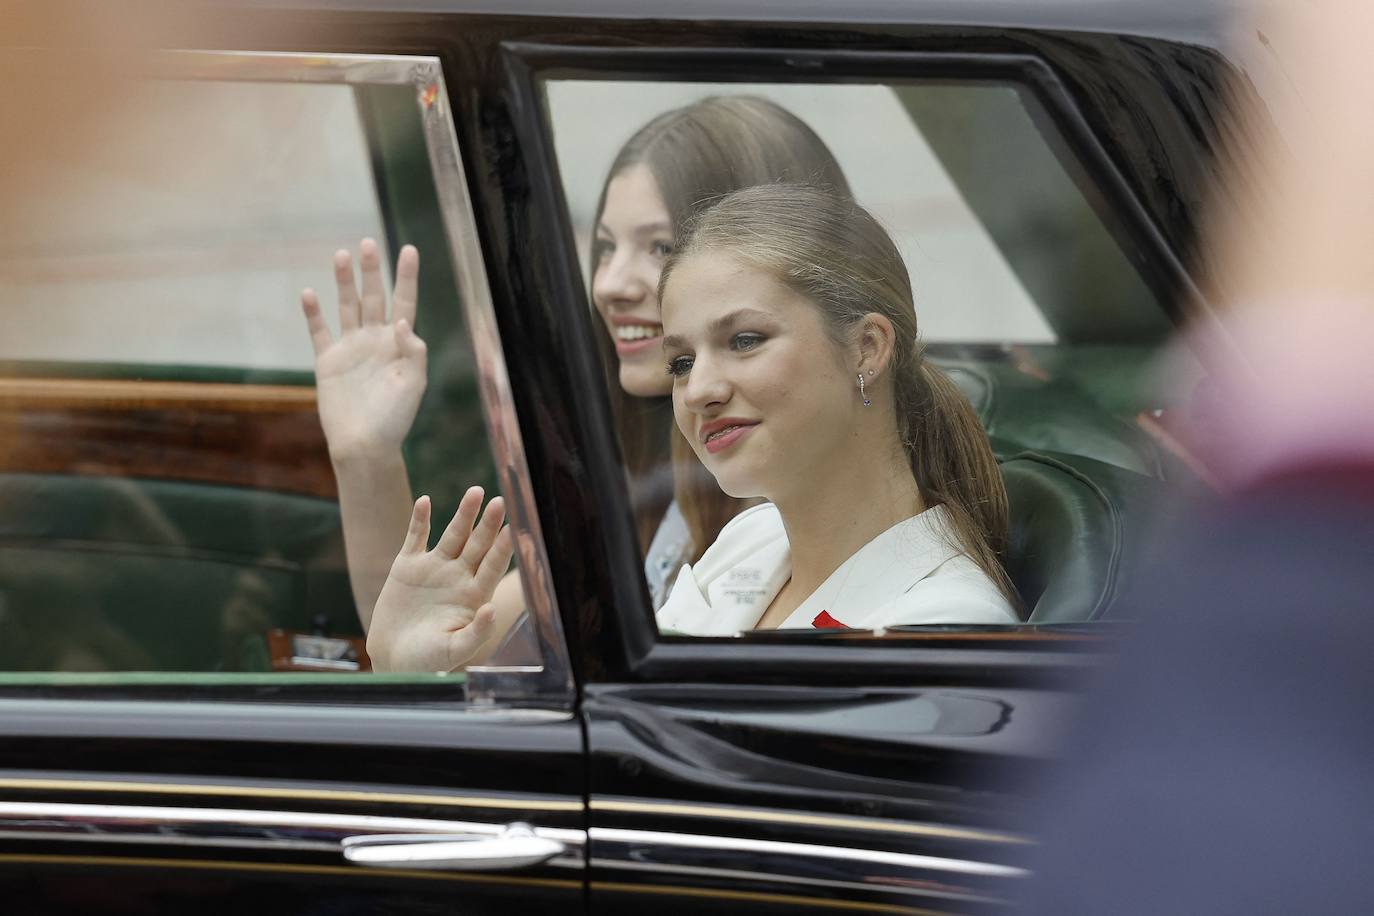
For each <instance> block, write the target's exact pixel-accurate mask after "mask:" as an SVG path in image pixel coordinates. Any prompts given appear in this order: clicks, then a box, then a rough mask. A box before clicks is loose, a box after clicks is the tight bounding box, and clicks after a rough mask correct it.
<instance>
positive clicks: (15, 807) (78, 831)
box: [0, 802, 587, 869]
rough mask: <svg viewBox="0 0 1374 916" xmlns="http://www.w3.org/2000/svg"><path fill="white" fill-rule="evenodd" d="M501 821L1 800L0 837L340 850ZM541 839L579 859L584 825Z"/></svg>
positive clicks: (463, 832)
mask: <svg viewBox="0 0 1374 916" xmlns="http://www.w3.org/2000/svg"><path fill="white" fill-rule="evenodd" d="M507 826H508V825H507V824H506V823H504V822H501V823H484V822H479V821H449V820H437V819H432V818H415V817H391V816H380V815H356V814H354V815H349V814H317V813H313V812H307V811H264V810H255V809H242V808H191V807H185V808H183V807H166V806H159V805H83V804H66V803H56V802H0V838H3V839H21V840H35V841H37V840H57V841H62V842H93V843H114V844H129V845H148V844H164V845H172V846H199V847H204V846H211V847H225V848H249V849H276V850H288V849H289V850H308V851H324V852H339V853H340V855H342V849H343V841H344V840H345V839H347V838H349V837H356V836H364V835H371V834H396V833H404V834H416V835H427V834H437V835H458V836H468V837H471V838H473V839H487V838H492V837H497V836H500V835H501V834H502V832H503V831H505V830H506V829H507ZM530 829H531V830H532V831H533V833H534V834H535V835H536V836H538V837H540V838H543V839H547V840H555V841H557V842H560V843H563V844H565V845H567V846H568V847H569V850H568V852H567V853H566V854H564V855H561V856H558V857H556V858H554V859H552V860H550V861H549V864H550V865H553V866H557V867H560V868H577V869H581V868H583V866H584V860H583V847H584V846H585V845H586V841H587V835H586V832H585V831H583V830H575V829H570V828H561V827H532V828H530Z"/></svg>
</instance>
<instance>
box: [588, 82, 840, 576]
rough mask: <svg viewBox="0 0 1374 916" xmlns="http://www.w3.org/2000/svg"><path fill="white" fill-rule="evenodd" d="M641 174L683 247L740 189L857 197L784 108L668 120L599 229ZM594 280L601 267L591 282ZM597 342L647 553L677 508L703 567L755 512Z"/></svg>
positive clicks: (639, 134)
mask: <svg viewBox="0 0 1374 916" xmlns="http://www.w3.org/2000/svg"><path fill="white" fill-rule="evenodd" d="M636 165H643V166H645V167H646V168H648V170H649V174H651V175H652V176H653V178H654V181H655V182H656V183H657V184H658V189H659V193H660V194H662V195H663V202H664V204H665V205H666V206H667V207H668V214H669V217H670V218H671V220H672V224H673V238H674V239H675V240H676V239H680V238H682V236H683V233H684V231H685V227H686V226H687V224H688V223H690V222H691V220H692V219H693V218H695V217H696V216H697V215H698V214H699V213H701V212H702V211H703V210H704V209H706V208H707V207H709V206H711V204H713V203H715V202H716V201H717V200H719V199H721V198H722V197H724V196H725V195H727V194H729V193H731V192H733V191H737V190H739V189H741V188H748V187H752V186H754V185H759V184H768V183H771V182H779V181H785V182H806V183H809V184H815V185H820V186H825V187H828V188H830V189H831V190H832V191H833V192H834V193H836V194H841V195H845V196H848V194H849V185H848V183H847V182H846V181H845V178H844V173H843V171H841V169H840V166H839V163H838V162H836V161H835V157H834V156H833V155H832V154H831V152H830V150H829V149H828V148H827V147H826V145H825V143H824V142H823V141H822V140H821V138H820V137H818V136H817V135H816V133H815V131H813V130H812V129H811V128H810V127H808V126H807V125H806V123H805V122H804V121H802V120H801V119H800V118H798V117H796V116H795V115H793V114H791V113H790V112H788V111H787V110H786V109H784V108H782V107H780V106H779V105H776V104H774V103H773V102H770V101H768V100H766V99H761V98H755V97H752V96H713V97H710V98H705V99H702V100H701V101H698V102H694V103H692V104H690V105H686V106H684V107H682V108H675V109H673V110H672V111H667V112H664V113H663V114H661V115H659V116H658V117H656V118H654V119H653V120H652V121H650V122H649V123H647V124H645V125H644V126H643V127H641V128H640V129H639V130H638V131H636V132H635V134H634V136H632V137H631V138H630V139H629V140H628V141H627V142H626V143H625V145H624V146H623V147H621V149H620V152H619V154H617V156H616V158H615V161H614V162H613V163H612V164H611V168H610V171H609V172H608V173H607V176H606V184H605V185H604V186H603V187H602V189H601V196H600V198H599V199H598V200H597V204H596V222H598V223H599V222H600V221H601V214H602V211H603V210H605V208H606V191H607V189H608V188H609V187H610V183H611V181H612V180H613V179H614V178H615V177H616V176H617V175H619V174H621V173H622V172H624V171H625V170H626V169H629V168H631V167H633V166H636ZM595 272H596V263H595V261H593V263H592V265H591V271H590V272H589V273H588V274H587V276H588V277H592V276H594V275H595ZM597 339H598V345H599V346H600V348H601V355H602V364H603V365H604V366H605V367H606V383H607V387H608V389H609V391H610V397H611V406H612V408H613V410H614V411H615V418H616V426H617V432H618V433H619V434H620V443H621V449H622V451H623V452H624V456H625V464H626V470H627V472H628V475H629V480H630V499H631V505H632V506H633V511H634V515H635V524H636V526H637V528H638V530H639V538H640V544H641V546H642V547H643V548H644V549H646V550H647V549H648V546H649V542H650V541H651V540H652V539H653V535H654V531H655V530H656V529H657V527H658V524H659V522H660V521H661V520H662V518H663V514H664V512H665V511H666V510H667V508H668V503H669V502H670V501H671V500H672V499H674V498H676V499H677V502H678V507H679V508H680V509H681V510H682V514H683V517H684V518H685V519H686V521H687V527H688V530H689V531H690V532H691V538H692V548H691V555H690V556H689V557H687V559H688V560H689V561H692V562H695V561H696V560H697V559H698V558H699V557H700V556H701V553H702V551H704V550H705V549H706V548H707V547H709V546H710V545H711V542H712V541H714V540H715V539H716V535H718V534H719V533H720V529H721V528H722V527H723V526H724V525H725V523H726V522H728V521H729V520H730V519H731V518H733V517H734V516H735V515H736V514H737V513H738V512H739V511H740V509H742V508H743V507H744V506H745V505H747V502H745V501H743V500H738V499H733V498H731V497H729V496H726V495H725V494H724V493H722V492H721V491H720V487H719V486H717V485H716V481H715V478H713V477H712V476H711V475H710V474H709V473H708V472H707V471H706V469H705V468H704V467H702V466H701V462H700V461H698V460H697V457H696V455H695V453H694V452H692V450H691V447H690V446H688V445H687V443H686V441H685V440H683V439H682V434H681V433H680V432H678V429H677V426H676V424H674V423H673V408H672V401H671V399H670V398H668V397H666V396H665V397H657V398H640V397H635V396H633V395H630V394H627V393H626V392H625V390H624V389H623V388H621V387H620V380H619V360H618V359H617V358H616V355H615V345H614V343H613V342H612V341H611V337H610V335H609V334H607V333H604V331H603V332H602V333H600V334H598V335H597ZM669 468H671V469H672V470H671V473H669V470H668V469H669Z"/></svg>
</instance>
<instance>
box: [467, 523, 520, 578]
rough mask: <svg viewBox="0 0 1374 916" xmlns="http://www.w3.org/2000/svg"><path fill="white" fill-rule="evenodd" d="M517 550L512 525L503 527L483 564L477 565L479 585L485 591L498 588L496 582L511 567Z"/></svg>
mask: <svg viewBox="0 0 1374 916" xmlns="http://www.w3.org/2000/svg"><path fill="white" fill-rule="evenodd" d="M514 552H515V536H514V534H513V532H512V531H511V530H510V526H509V525H507V526H506V527H504V528H502V529H501V533H500V534H498V535H496V541H495V543H493V544H492V545H491V550H488V551H487V555H486V556H485V557H483V558H482V565H481V566H479V567H477V577H476V578H477V587H478V588H480V589H482V590H483V591H491V590H492V589H494V588H496V584H497V583H498V582H500V581H501V577H502V576H504V575H505V574H506V570H507V569H509V568H510V558H511V554H512V553H514Z"/></svg>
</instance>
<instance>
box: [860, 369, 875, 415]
mask: <svg viewBox="0 0 1374 916" xmlns="http://www.w3.org/2000/svg"><path fill="white" fill-rule="evenodd" d="M859 397H861V398H863V399H864V406H865V407H868V406H869V405H870V404H872V403H873V402H872V401H870V400H869V399H868V394H867V393H866V392H865V391H864V374H863V373H862V372H860V373H859Z"/></svg>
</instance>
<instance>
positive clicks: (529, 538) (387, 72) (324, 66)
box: [136, 50, 574, 708]
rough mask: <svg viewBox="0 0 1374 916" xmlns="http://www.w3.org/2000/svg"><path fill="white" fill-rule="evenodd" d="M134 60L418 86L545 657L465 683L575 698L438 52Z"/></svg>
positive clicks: (486, 692) (484, 690) (271, 79)
mask: <svg viewBox="0 0 1374 916" xmlns="http://www.w3.org/2000/svg"><path fill="white" fill-rule="evenodd" d="M136 69H137V70H138V72H139V74H140V75H143V76H147V77H152V78H155V79H165V80H229V81H238V82H255V83H326V84H344V85H349V86H366V85H380V86H404V85H409V86H411V87H413V88H414V89H415V98H416V105H417V106H418V109H419V113H420V118H421V122H422V124H423V128H424V134H425V143H426V147H427V152H428V154H429V161H430V166H431V169H432V171H433V175H434V183H435V187H436V189H437V190H438V198H439V199H438V206H439V211H440V216H441V219H442V221H443V225H444V231H445V234H446V235H447V237H448V244H449V254H450V256H451V257H452V258H453V265H454V270H455V273H456V275H457V286H458V288H457V289H456V290H455V292H456V294H457V295H458V299H459V302H460V303H461V306H462V309H463V315H464V319H465V321H466V323H467V327H468V334H469V337H470V338H471V341H472V347H473V352H474V355H475V357H476V362H477V375H478V378H477V384H478V391H479V393H480V399H481V402H482V410H483V414H484V416H485V419H486V429H487V436H488V440H489V441H490V443H491V447H492V453H493V457H494V459H495V463H496V471H497V476H498V479H499V480H500V483H501V489H502V493H503V495H504V496H505V498H506V506H507V516H508V518H509V520H510V525H511V530H512V532H513V533H514V535H515V542H516V555H517V558H518V562H519V568H520V571H521V575H520V579H521V585H522V588H523V590H524V595H525V602H526V606H527V607H528V608H529V609H530V618H531V620H532V622H533V624H534V629H535V632H536V634H537V636H538V640H539V643H540V648H541V652H542V653H543V654H544V656H545V657H544V659H543V662H544V664H543V665H542V666H536V667H538V668H539V669H540V670H538V671H537V672H524V671H522V672H520V676H521V678H522V679H524V681H525V683H526V685H527V688H526V689H522V690H519V691H518V693H517V695H515V696H503V694H504V693H505V692H506V691H504V690H503V689H502V687H503V686H507V685H509V684H510V683H511V682H510V680H509V679H508V678H507V679H505V680H504V681H503V682H502V683H497V684H492V685H491V686H487V685H485V684H484V683H483V682H484V681H485V680H492V679H494V676H496V675H501V674H504V669H502V668H499V667H490V666H487V667H484V668H482V669H479V670H477V671H475V672H473V675H474V676H473V677H470V678H469V690H470V692H473V691H475V693H476V694H478V695H480V696H481V698H482V701H483V702H486V703H496V704H498V705H499V704H500V703H502V702H505V701H507V700H510V701H514V700H521V701H528V700H537V701H539V702H541V703H544V704H551V705H557V706H560V707H563V708H569V707H571V704H572V701H573V698H574V689H573V681H572V668H571V665H570V663H569V659H568V650H567V643H566V641H565V640H564V637H563V626H562V621H561V619H560V617H559V615H558V603H557V598H556V597H555V595H554V592H553V574H552V570H551V569H550V566H549V559H548V551H547V549H546V547H545V541H544V536H543V531H542V528H541V526H540V522H539V513H538V510H537V506H536V504H535V499H534V492H533V488H532V486H531V484H530V473H529V464H528V461H527V458H526V453H525V446H524V440H523V439H522V437H521V433H520V425H519V421H518V418H517V416H516V410H515V403H514V400H513V398H512V394H511V388H510V375H509V372H508V371H507V367H506V359H505V354H504V351H503V350H502V348H501V338H500V334H499V332H498V330H497V326H496V310H495V305H494V303H493V301H492V297H491V286H490V284H489V282H488V278H487V272H486V263H485V260H484V258H483V256H482V249H481V242H480V239H479V236H478V233H477V220H476V215H475V213H474V211H473V207H472V198H471V195H470V194H469V193H468V185H467V178H466V175H465V173H464V169H463V160H462V155H461V154H460V152H459V149H458V135H457V131H456V129H455V125H454V121H453V113H452V111H451V110H450V108H449V101H448V100H449V96H448V92H447V87H446V85H445V83H444V74H443V67H442V65H441V63H440V61H439V59H438V58H437V57H432V56H423V55H416V56H409V55H385V54H332V53H331V54H300V53H292V52H249V51H205V50H177V51H171V50H169V51H156V52H152V53H151V54H150V55H148V57H147V59H146V60H145V61H141V62H140V63H139V64H138V65H137V67H136ZM528 688H534V689H533V690H530V689H528Z"/></svg>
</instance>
